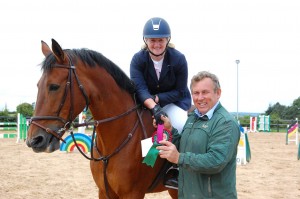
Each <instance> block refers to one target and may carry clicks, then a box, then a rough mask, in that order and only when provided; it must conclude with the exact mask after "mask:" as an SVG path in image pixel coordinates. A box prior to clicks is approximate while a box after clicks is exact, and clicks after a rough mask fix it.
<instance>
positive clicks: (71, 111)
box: [30, 55, 89, 143]
mask: <svg viewBox="0 0 300 199" xmlns="http://www.w3.org/2000/svg"><path fill="white" fill-rule="evenodd" d="M68 59H69V65H62V64H54V65H53V68H62V69H67V70H69V71H68V78H67V83H66V87H65V92H64V95H63V98H62V99H61V103H60V105H59V107H58V110H57V115H56V116H34V117H31V119H30V124H34V125H36V126H38V127H40V128H41V129H44V130H45V131H46V132H47V133H50V134H52V135H53V136H54V137H56V138H58V139H59V140H61V141H62V142H64V143H66V142H65V140H64V139H63V138H62V136H63V135H64V134H65V132H66V130H68V129H69V128H70V127H71V124H72V123H73V118H75V117H74V103H73V100H72V99H73V97H74V88H73V78H72V76H73V75H74V77H75V79H76V81H77V84H78V87H79V89H80V91H81V93H82V95H83V96H84V98H85V102H86V107H88V105H89V99H88V97H87V94H86V92H85V90H84V87H83V85H82V84H81V82H80V81H79V78H78V76H77V73H76V70H75V69H76V67H75V66H74V65H73V63H72V60H71V58H70V57H69V55H68ZM69 91H70V109H69V116H68V119H64V118H62V117H60V116H59V115H60V112H61V109H62V107H63V106H64V104H65V102H66V98H67V96H68V92H69ZM38 120H58V121H60V122H61V123H62V124H63V127H62V128H60V129H58V130H57V131H55V130H53V129H50V128H48V127H45V126H43V125H41V124H40V123H38V122H37V121H38Z"/></svg>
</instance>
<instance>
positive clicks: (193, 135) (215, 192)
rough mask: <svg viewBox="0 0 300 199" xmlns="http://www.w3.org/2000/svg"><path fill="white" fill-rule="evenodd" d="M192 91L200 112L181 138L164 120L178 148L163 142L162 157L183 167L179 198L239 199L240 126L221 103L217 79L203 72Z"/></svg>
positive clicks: (194, 112) (191, 87)
mask: <svg viewBox="0 0 300 199" xmlns="http://www.w3.org/2000/svg"><path fill="white" fill-rule="evenodd" d="M190 89H191V93H192V99H193V102H194V105H195V107H196V109H195V110H194V111H193V112H192V113H190V114H189V117H188V119H187V121H186V123H185V126H184V128H183V132H182V133H181V134H178V132H177V130H176V129H175V128H173V127H172V124H171V123H170V120H169V119H168V118H167V117H166V116H161V119H162V120H163V121H164V128H165V129H167V130H170V131H171V132H172V134H173V141H172V142H173V143H174V144H175V145H174V144H173V143H171V142H168V141H165V140H163V141H161V142H160V144H162V145H161V146H158V147H157V149H158V150H159V151H160V152H159V155H160V157H161V158H165V159H167V160H168V161H169V162H172V163H175V164H178V166H179V182H178V197H179V198H186V199H192V198H224V199H235V198H237V192H236V154H237V146H238V142H239V139H240V131H239V126H238V123H237V121H236V120H235V119H234V118H233V117H232V116H231V115H230V113H229V112H228V111H227V110H226V109H225V108H224V107H223V106H222V105H221V103H220V101H219V99H220V97H221V87H220V84H219V80H218V78H217V77H216V75H214V74H212V73H209V72H206V71H203V72H199V73H198V74H197V75H195V76H194V77H193V78H192V80H191V84H190ZM176 147H179V149H178V150H177V148H176Z"/></svg>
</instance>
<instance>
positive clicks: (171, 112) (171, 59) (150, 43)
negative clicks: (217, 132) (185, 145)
mask: <svg viewBox="0 0 300 199" xmlns="http://www.w3.org/2000/svg"><path fill="white" fill-rule="evenodd" d="M170 40H171V30H170V27H169V24H168V23H167V21H166V20H164V19H162V18H159V17H154V18H151V19H149V20H148V21H147V22H146V24H145V26H144V30H143V41H144V43H145V44H144V45H143V47H142V49H141V50H140V51H138V52H137V53H135V54H134V56H133V58H132V60H131V63H130V77H131V79H132V80H133V82H134V83H135V85H136V89H137V91H136V92H137V98H138V100H139V101H140V102H141V103H143V105H144V106H145V107H147V108H148V109H150V110H151V112H152V114H153V116H154V118H155V119H156V121H157V123H162V120H161V118H160V116H161V115H168V117H169V118H170V120H171V121H172V124H173V125H174V127H175V128H176V129H177V130H178V132H181V131H182V128H183V126H184V124H185V121H186V120H187V111H188V110H189V108H190V107H191V95H190V91H189V89H188V87H187V85H188V83H187V81H188V66H187V65H188V64H187V61H186V58H185V56H184V55H183V54H182V53H181V52H179V51H178V50H176V49H175V46H174V44H171V43H170ZM173 180H174V179H173ZM166 183H168V182H166ZM170 186H172V185H170Z"/></svg>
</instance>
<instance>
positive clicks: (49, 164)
mask: <svg viewBox="0 0 300 199" xmlns="http://www.w3.org/2000/svg"><path fill="white" fill-rule="evenodd" d="M248 138H249V142H250V148H251V157H252V158H251V161H250V163H248V164H246V165H243V166H238V168H237V191H238V197H239V198H240V199H252V198H253V199H279V198H286V199H296V198H300V160H297V153H298V148H297V146H296V145H295V143H291V144H289V145H286V144H285V133H249V134H248ZM0 162H1V163H0V176H1V180H0V198H1V199H33V198H37V199H53V198H55V199H77V198H78V199H96V198H97V192H98V190H97V188H96V186H95V183H94V181H93V179H92V176H91V172H90V168H89V162H88V161H87V160H86V159H85V158H84V157H82V156H81V155H80V154H79V153H69V154H67V153H64V152H60V151H57V152H54V153H52V154H46V153H34V152H33V151H32V150H31V149H30V148H28V147H27V146H26V145H25V143H24V142H21V143H18V144H17V143H16V139H0ZM145 198H146V199H154V198H155V199H156V198H157V199H168V198H170V197H169V196H168V194H167V192H162V193H159V194H147V195H146V197H145Z"/></svg>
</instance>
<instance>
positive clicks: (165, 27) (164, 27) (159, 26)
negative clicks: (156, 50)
mask: <svg viewBox="0 0 300 199" xmlns="http://www.w3.org/2000/svg"><path fill="white" fill-rule="evenodd" d="M163 37H171V29H170V26H169V24H168V23H167V21H166V20H164V19H163V18H160V17H154V18H151V19H149V20H148V21H147V22H146V24H145V26H144V31H143V39H145V38H163Z"/></svg>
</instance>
